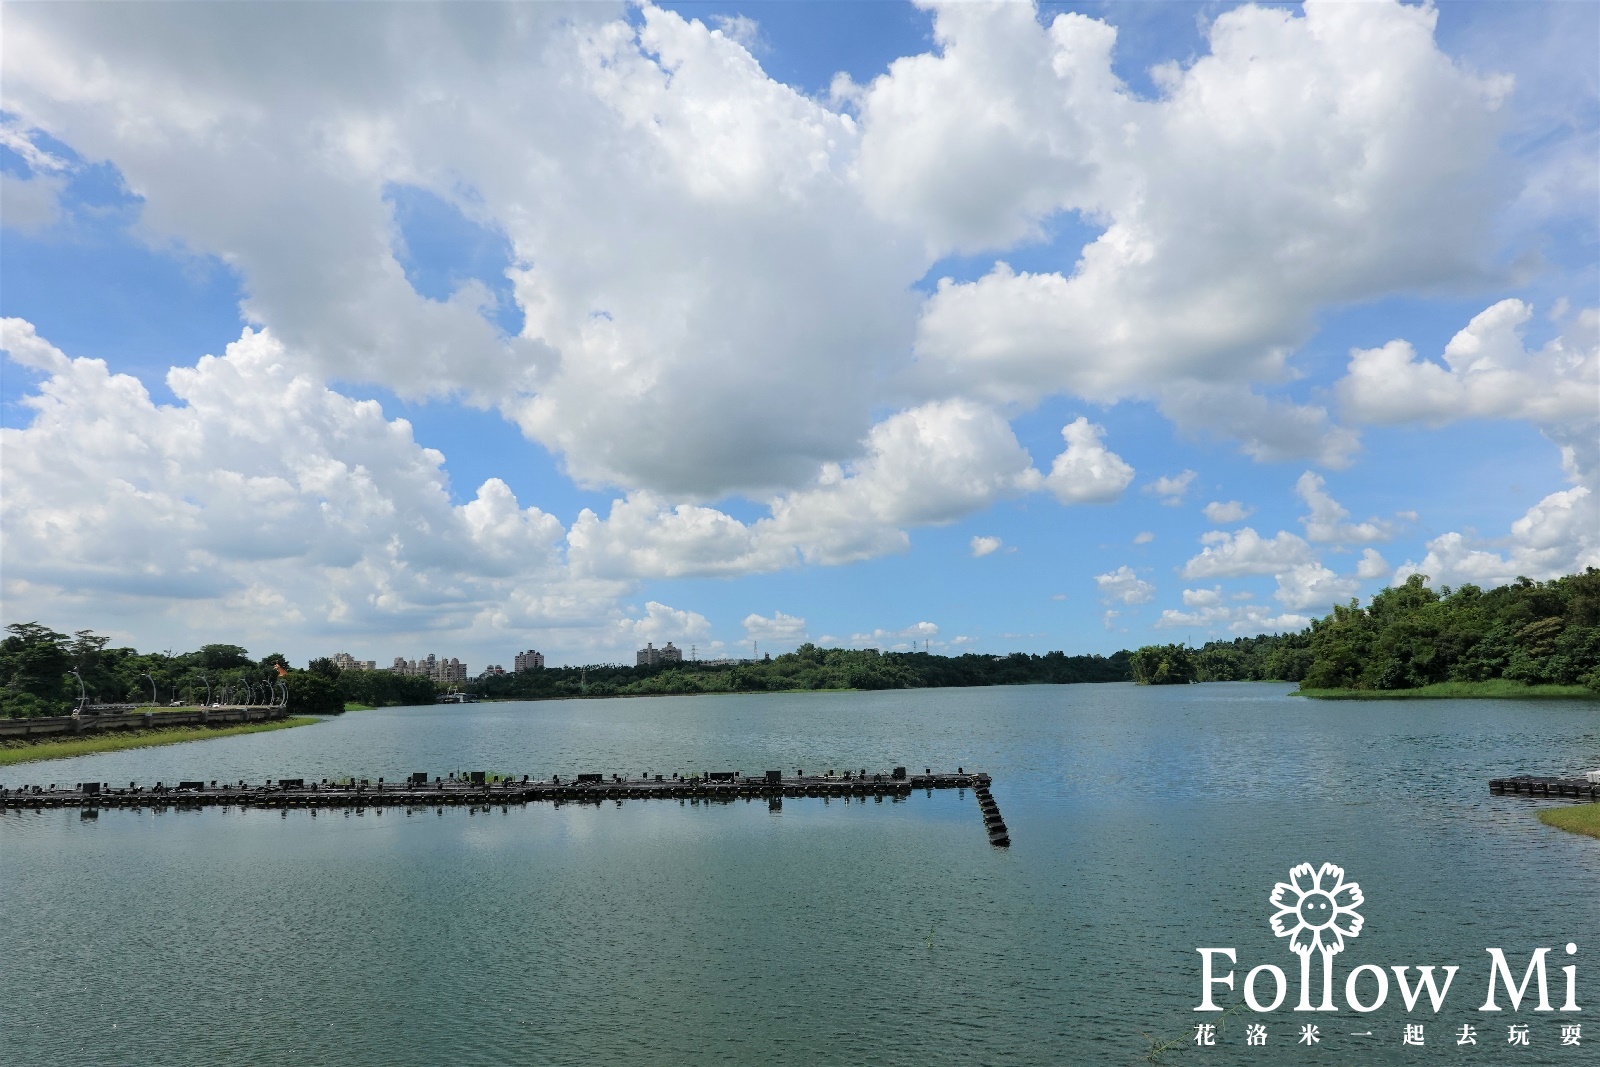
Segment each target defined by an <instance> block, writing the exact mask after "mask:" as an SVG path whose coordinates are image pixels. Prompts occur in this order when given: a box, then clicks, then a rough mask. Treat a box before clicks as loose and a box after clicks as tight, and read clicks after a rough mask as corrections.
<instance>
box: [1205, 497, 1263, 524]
mask: <svg viewBox="0 0 1600 1067" xmlns="http://www.w3.org/2000/svg"><path fill="white" fill-rule="evenodd" d="M1200 510H1201V512H1203V513H1204V514H1205V517H1206V521H1207V522H1214V523H1216V524H1217V525H1218V526H1226V525H1228V524H1230V523H1235V522H1243V521H1244V520H1245V519H1248V518H1249V517H1250V516H1251V515H1253V514H1254V513H1255V510H1256V509H1255V508H1252V507H1247V506H1246V505H1244V504H1241V503H1239V501H1237V500H1228V501H1216V500H1213V501H1212V502H1211V503H1209V504H1207V505H1206V506H1205V507H1203V508H1201V509H1200Z"/></svg>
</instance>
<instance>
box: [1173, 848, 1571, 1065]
mask: <svg viewBox="0 0 1600 1067" xmlns="http://www.w3.org/2000/svg"><path fill="white" fill-rule="evenodd" d="M1268 900H1269V901H1270V903H1271V905H1272V908H1273V910H1272V913H1271V918H1270V919H1269V920H1268V922H1269V923H1270V925H1271V927H1272V932H1273V934H1274V935H1275V936H1277V937H1281V938H1284V939H1286V940H1287V942H1288V948H1289V950H1290V951H1291V952H1293V953H1294V955H1295V956H1297V957H1298V958H1299V964H1300V965H1299V972H1300V973H1299V996H1298V998H1297V1001H1296V1003H1295V1006H1294V1008H1293V1009H1292V1010H1293V1011H1296V1012H1339V1011H1345V1010H1348V1011H1353V1012H1356V1013H1358V1014H1365V1013H1367V1012H1373V1011H1377V1010H1378V1009H1379V1008H1380V1007H1382V1006H1383V1005H1384V1003H1385V1002H1386V1001H1387V1000H1388V998H1389V993H1390V990H1391V989H1392V988H1393V989H1397V990H1398V991H1399V994H1400V998H1399V999H1400V1001H1401V1003H1402V1004H1403V1005H1404V1007H1405V1011H1406V1012H1407V1014H1408V1015H1409V1014H1411V1013H1413V1012H1416V1011H1417V1010H1418V1008H1419V1006H1424V1005H1425V1008H1424V1010H1426V1009H1430V1008H1431V1010H1432V1012H1433V1013H1434V1014H1438V1013H1439V1012H1440V1011H1442V1010H1443V1009H1444V1006H1445V1002H1446V999H1447V998H1448V997H1449V995H1450V989H1451V986H1452V984H1453V983H1454V981H1455V978H1456V975H1457V973H1458V972H1460V971H1461V969H1462V965H1461V964H1440V963H1428V964H1420V965H1418V964H1411V963H1406V964H1389V965H1388V966H1387V967H1383V966H1379V965H1378V964H1376V963H1359V964H1357V965H1355V966H1354V967H1351V968H1350V969H1349V970H1348V972H1347V973H1346V974H1345V975H1344V982H1343V993H1344V998H1343V1000H1344V1004H1343V1006H1342V1007H1341V1006H1340V1005H1339V1004H1337V1003H1336V1002H1335V999H1334V993H1335V990H1337V989H1339V984H1338V983H1337V982H1336V980H1335V975H1334V957H1336V956H1339V955H1340V954H1341V953H1345V952H1346V951H1347V950H1348V949H1349V948H1350V947H1351V943H1352V942H1353V941H1355V939H1357V938H1359V937H1360V936H1361V931H1362V929H1363V927H1364V926H1365V925H1366V922H1367V920H1366V918H1365V917H1364V916H1363V915H1362V913H1361V910H1360V909H1361V908H1362V907H1364V906H1365V905H1366V904H1367V900H1366V897H1365V895H1364V894H1363V893H1362V891H1361V886H1360V884H1359V883H1357V882H1355V881H1353V880H1350V879H1347V878H1346V877H1345V870H1344V868H1343V867H1340V866H1338V865H1336V864H1333V863H1323V864H1322V865H1320V866H1314V865H1312V864H1310V863H1301V864H1298V865H1296V866H1294V867H1292V868H1290V870H1289V879H1288V881H1285V882H1279V883H1277V884H1276V885H1275V886H1273V887H1272V892H1271V893H1270V894H1269V895H1268ZM1195 951H1196V952H1198V953H1199V954H1200V961H1201V966H1200V970H1201V975H1200V993H1201V996H1200V1004H1199V1006H1198V1007H1196V1008H1195V1009H1194V1010H1195V1011H1201V1012H1224V1011H1229V1010H1242V1009H1243V1008H1249V1009H1250V1010H1251V1011H1253V1012H1256V1013H1259V1014H1268V1013H1271V1012H1274V1011H1277V1010H1278V1009H1279V1008H1280V1007H1282V1006H1283V1005H1284V1003H1285V1001H1286V1000H1287V999H1288V994H1289V985H1290V981H1289V976H1288V975H1286V974H1285V973H1284V970H1283V968H1281V967H1279V966H1278V965H1277V964H1275V963H1261V964H1258V965H1256V966H1255V967H1252V968H1250V970H1249V971H1248V972H1247V973H1246V974H1245V976H1244V978H1243V981H1242V982H1239V983H1238V984H1237V988H1236V975H1235V968H1236V967H1237V966H1238V964H1239V956H1238V951H1237V950H1236V949H1233V948H1198V949H1196V950H1195ZM1484 952H1485V954H1486V955H1487V956H1488V961H1487V963H1488V974H1487V992H1486V994H1485V996H1484V1000H1483V1003H1482V1004H1481V1005H1480V1006H1479V1007H1478V1009H1477V1010H1478V1011H1480V1012H1502V1011H1505V1010H1506V1009H1505V1008H1502V1007H1501V1000H1502V997H1503V1000H1504V1003H1505V1004H1506V1005H1507V1007H1509V1009H1510V1011H1512V1012H1518V1011H1520V1010H1521V1009H1522V1007H1523V1005H1524V1003H1525V1002H1531V1004H1530V1010H1532V1011H1535V1012H1552V1011H1560V1012H1574V1013H1575V1012H1581V1011H1582V1010H1583V1009H1582V1008H1581V1007H1579V1006H1578V1001H1577V971H1578V968H1577V965H1576V964H1569V965H1568V966H1564V967H1562V968H1561V969H1560V974H1561V977H1562V978H1563V979H1565V981H1564V982H1563V983H1562V986H1564V989H1563V988H1560V987H1558V989H1559V991H1560V992H1564V993H1565V994H1566V996H1565V998H1564V1000H1563V1001H1562V1003H1561V1006H1560V1007H1559V1008H1555V1007H1554V1006H1553V1005H1552V1004H1551V997H1550V993H1551V988H1550V987H1551V986H1552V985H1553V984H1554V983H1553V982H1551V981H1550V977H1551V976H1550V975H1549V974H1548V973H1547V966H1546V959H1547V957H1548V956H1549V955H1550V953H1551V949H1550V948H1548V947H1541V948H1535V949H1533V950H1532V953H1531V954H1530V956H1529V957H1528V962H1527V967H1526V969H1525V970H1523V971H1522V977H1521V980H1520V981H1519V980H1518V979H1517V976H1516V968H1515V967H1514V966H1513V964H1512V963H1511V961H1510V960H1508V959H1507V957H1506V952H1505V950H1504V949H1502V948H1485V949H1484ZM1577 953H1578V946H1577V944H1576V943H1575V942H1570V941H1569V942H1567V944H1566V945H1565V955H1567V956H1576V955H1577ZM1224 961H1225V962H1224ZM1228 965H1232V966H1228ZM1391 974H1392V975H1393V983H1392V984H1391V981H1390V975H1391ZM1413 976H1414V977H1413ZM1219 990H1226V991H1228V992H1230V993H1235V994H1236V995H1242V998H1243V1001H1244V1003H1243V1004H1241V1005H1237V1006H1236V1007H1235V1008H1234V1009H1224V1008H1223V1007H1222V1006H1221V1005H1219V1004H1218V1003H1217V1002H1216V997H1217V995H1218V992H1219ZM1319 993H1320V996H1319V995H1318V994H1319ZM1220 1029H1221V1027H1220V1025H1213V1024H1206V1023H1202V1024H1200V1025H1199V1026H1197V1027H1196V1034H1195V1041H1196V1043H1197V1044H1202V1045H1209V1044H1214V1043H1215V1042H1216V1038H1217V1036H1219V1034H1220ZM1560 1029H1561V1033H1560V1043H1561V1044H1562V1045H1568V1046H1572V1045H1578V1044H1579V1043H1580V1042H1581V1041H1582V1033H1583V1031H1582V1028H1581V1026H1580V1025H1579V1024H1578V1023H1576V1022H1572V1023H1564V1024H1562V1026H1561V1028H1560ZM1299 1030H1300V1033H1299V1035H1298V1038H1297V1040H1298V1041H1299V1042H1300V1043H1302V1044H1308V1045H1309V1044H1316V1043H1318V1042H1319V1041H1320V1040H1321V1033H1320V1031H1319V1028H1318V1026H1317V1025H1315V1024H1311V1023H1307V1024H1304V1025H1301V1026H1300V1027H1299ZM1349 1036H1351V1037H1358V1038H1365V1037H1372V1036H1374V1035H1373V1032H1372V1031H1370V1030H1367V1031H1360V1032H1355V1031H1353V1032H1351V1033H1350V1035H1349ZM1454 1036H1456V1037H1457V1042H1456V1043H1457V1044H1476V1043H1477V1029H1476V1028H1475V1027H1473V1026H1471V1025H1465V1026H1462V1027H1460V1032H1459V1033H1458V1034H1456V1035H1454ZM1245 1038H1246V1044H1247V1045H1264V1044H1265V1043H1266V1041H1267V1029H1266V1026H1265V1024H1263V1023H1251V1024H1250V1025H1249V1026H1247V1027H1246V1028H1245ZM1425 1041H1426V1031H1425V1028H1424V1024H1422V1023H1415V1022H1408V1023H1407V1024H1406V1025H1405V1028H1404V1030H1403V1032H1402V1043H1404V1044H1407V1045H1421V1044H1424V1043H1425ZM1507 1042H1508V1043H1509V1044H1514V1045H1526V1044H1529V1042H1530V1033H1529V1026H1528V1024H1526V1023H1512V1024H1510V1025H1509V1026H1508V1027H1507Z"/></svg>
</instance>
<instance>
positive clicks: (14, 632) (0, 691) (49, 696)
mask: <svg viewBox="0 0 1600 1067" xmlns="http://www.w3.org/2000/svg"><path fill="white" fill-rule="evenodd" d="M6 630H7V631H8V632H9V633H10V636H9V637H7V638H5V640H3V641H0V714H4V715H6V716H7V717H9V718H34V717H37V716H41V715H61V714H64V713H65V712H66V711H67V710H68V709H69V708H70V707H71V706H72V699H73V698H74V697H76V696H77V693H76V692H75V691H74V690H69V689H68V687H67V684H66V683H67V672H68V671H69V670H71V669H72V651H71V646H70V645H69V643H68V639H67V635H66V634H63V633H57V632H56V631H54V630H52V629H50V628H49V627H48V626H41V625H40V624H39V623H37V622H17V623H12V624H11V625H9V626H7V627H6ZM75 685H76V683H74V686H75Z"/></svg>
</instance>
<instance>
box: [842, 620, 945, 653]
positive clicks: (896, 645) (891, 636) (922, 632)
mask: <svg viewBox="0 0 1600 1067" xmlns="http://www.w3.org/2000/svg"><path fill="white" fill-rule="evenodd" d="M938 636H939V627H938V625H937V624H935V623H931V622H918V623H913V624H912V625H910V626H907V627H906V628H905V629H903V630H885V629H882V628H879V629H876V630H873V631H871V632H870V633H858V634H851V635H850V640H849V642H848V643H849V644H852V645H855V646H857V647H861V648H868V647H870V648H877V649H882V650H885V651H890V652H907V651H914V650H916V649H920V648H922V647H923V642H925V641H926V642H929V643H930V644H931V643H933V642H934V640H935V639H936V638H937V637H938ZM968 641H970V638H964V637H955V638H951V640H950V642H949V643H950V644H953V645H963V644H966V643H968ZM818 643H819V644H840V643H842V642H839V641H838V640H837V639H835V638H832V637H822V638H819V639H818Z"/></svg>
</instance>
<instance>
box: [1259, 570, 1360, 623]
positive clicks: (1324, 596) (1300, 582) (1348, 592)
mask: <svg viewBox="0 0 1600 1067" xmlns="http://www.w3.org/2000/svg"><path fill="white" fill-rule="evenodd" d="M1277 578H1278V591H1277V592H1276V593H1275V594H1274V595H1275V596H1276V597H1277V599H1278V601H1279V603H1281V604H1283V606H1284V607H1286V608H1290V609H1291V610H1294V611H1306V610H1308V609H1316V611H1317V613H1318V614H1319V615H1325V614H1327V612H1328V611H1329V610H1330V609H1331V608H1332V607H1333V605H1334V604H1339V603H1343V602H1344V601H1346V600H1349V599H1350V598H1351V597H1353V596H1355V595H1356V593H1357V592H1358V591H1359V590H1360V588H1361V585H1360V583H1359V582H1358V581H1357V580H1356V579H1355V578H1348V577H1342V576H1340V575H1338V574H1335V573H1334V572H1333V571H1331V570H1329V569H1328V568H1327V567H1325V566H1323V565H1322V564H1320V563H1301V564H1299V565H1298V566H1294V567H1291V568H1289V569H1288V570H1287V571H1283V572H1282V573H1280V574H1279V575H1278V576H1277Z"/></svg>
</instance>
